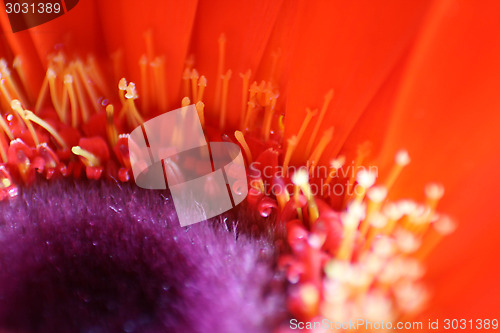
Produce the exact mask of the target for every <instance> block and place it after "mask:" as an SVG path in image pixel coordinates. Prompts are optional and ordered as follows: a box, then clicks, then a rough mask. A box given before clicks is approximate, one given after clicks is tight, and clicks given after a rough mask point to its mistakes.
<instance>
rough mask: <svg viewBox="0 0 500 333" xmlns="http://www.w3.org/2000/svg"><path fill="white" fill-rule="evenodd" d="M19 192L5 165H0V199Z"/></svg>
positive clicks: (13, 195) (10, 196)
mask: <svg viewBox="0 0 500 333" xmlns="http://www.w3.org/2000/svg"><path fill="white" fill-rule="evenodd" d="M18 194H19V189H18V188H17V186H16V185H15V184H14V182H13V181H12V177H11V176H10V174H9V171H8V170H7V168H6V167H5V165H0V201H2V200H4V199H7V198H12V197H15V196H16V195H18Z"/></svg>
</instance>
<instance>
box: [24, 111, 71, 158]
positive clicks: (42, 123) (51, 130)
mask: <svg viewBox="0 0 500 333" xmlns="http://www.w3.org/2000/svg"><path fill="white" fill-rule="evenodd" d="M24 117H25V118H26V119H29V120H31V121H32V122H34V123H35V124H37V125H38V126H40V127H43V128H44V129H45V130H46V131H47V132H49V133H50V135H52V137H54V139H55V140H56V141H57V143H58V144H59V145H60V146H61V148H63V149H66V148H67V147H68V146H67V145H66V142H65V141H64V140H63V138H61V136H60V135H59V133H57V131H56V130H55V129H54V128H53V127H52V126H50V125H49V124H48V123H47V122H46V121H45V120H43V119H41V118H39V117H38V116H36V115H35V114H34V113H33V112H31V111H29V110H24Z"/></svg>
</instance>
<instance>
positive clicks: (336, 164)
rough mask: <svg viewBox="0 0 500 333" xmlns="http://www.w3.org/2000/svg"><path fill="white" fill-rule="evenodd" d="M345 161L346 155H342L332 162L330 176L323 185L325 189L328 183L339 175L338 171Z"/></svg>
mask: <svg viewBox="0 0 500 333" xmlns="http://www.w3.org/2000/svg"><path fill="white" fill-rule="evenodd" d="M344 163H345V156H343V155H341V156H339V157H337V158H336V159H334V160H332V161H331V162H330V170H329V172H328V177H327V178H326V181H325V184H324V185H323V191H325V190H326V188H327V187H328V185H330V183H331V182H332V179H333V178H334V177H335V176H336V175H337V171H338V170H339V169H340V168H342V166H343V165H344Z"/></svg>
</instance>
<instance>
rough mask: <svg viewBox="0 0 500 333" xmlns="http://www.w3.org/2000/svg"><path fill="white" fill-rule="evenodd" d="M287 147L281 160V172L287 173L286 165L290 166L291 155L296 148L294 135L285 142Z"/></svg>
mask: <svg viewBox="0 0 500 333" xmlns="http://www.w3.org/2000/svg"><path fill="white" fill-rule="evenodd" d="M287 143H288V145H287V147H286V152H285V159H284V160H283V170H285V172H287V170H288V165H289V164H290V159H291V158H292V154H293V152H294V150H295V148H296V147H297V143H298V140H297V137H296V136H295V135H294V136H292V137H291V138H289V139H288V140H287Z"/></svg>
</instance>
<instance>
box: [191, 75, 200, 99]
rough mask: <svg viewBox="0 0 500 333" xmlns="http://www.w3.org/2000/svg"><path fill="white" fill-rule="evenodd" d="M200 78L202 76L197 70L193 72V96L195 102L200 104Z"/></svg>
mask: <svg viewBox="0 0 500 333" xmlns="http://www.w3.org/2000/svg"><path fill="white" fill-rule="evenodd" d="M199 78H200V74H198V71H197V70H196V69H193V70H192V71H191V91H192V94H193V101H194V102H198V101H199V100H200V99H199V98H198V79H199Z"/></svg>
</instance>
